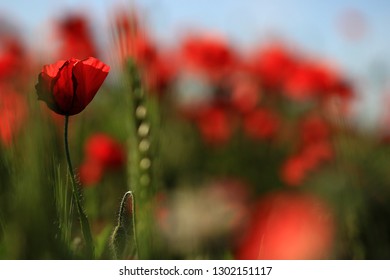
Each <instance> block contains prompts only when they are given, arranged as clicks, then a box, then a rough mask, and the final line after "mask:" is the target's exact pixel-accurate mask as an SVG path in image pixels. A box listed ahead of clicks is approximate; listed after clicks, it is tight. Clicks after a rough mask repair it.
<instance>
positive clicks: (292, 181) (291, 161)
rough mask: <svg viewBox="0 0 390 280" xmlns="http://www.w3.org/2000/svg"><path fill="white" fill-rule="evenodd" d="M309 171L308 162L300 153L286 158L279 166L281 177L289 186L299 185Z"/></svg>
mask: <svg viewBox="0 0 390 280" xmlns="http://www.w3.org/2000/svg"><path fill="white" fill-rule="evenodd" d="M309 171H310V166H309V162H308V161H307V160H306V158H305V157H303V156H302V155H294V156H291V157H290V158H288V159H287V160H286V161H285V162H284V164H283V165H282V168H281V175H280V176H281V179H282V181H283V182H284V183H286V184H287V185H289V186H293V187H296V186H300V185H302V183H303V181H304V180H305V178H306V177H307V175H308V172H309Z"/></svg>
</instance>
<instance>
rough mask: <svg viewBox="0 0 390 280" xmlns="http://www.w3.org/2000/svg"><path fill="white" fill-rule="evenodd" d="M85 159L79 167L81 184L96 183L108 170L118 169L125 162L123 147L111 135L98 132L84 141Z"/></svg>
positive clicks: (89, 184)
mask: <svg viewBox="0 0 390 280" xmlns="http://www.w3.org/2000/svg"><path fill="white" fill-rule="evenodd" d="M84 150H85V160H84V162H83V163H82V164H81V166H80V168H79V173H80V181H81V183H82V184H83V186H91V185H94V184H96V183H98V182H99V181H100V180H101V179H102V177H103V176H104V173H105V172H106V171H108V170H118V169H120V168H122V167H123V166H124V165H125V163H126V152H125V149H124V147H123V146H122V145H121V144H120V143H119V142H117V141H116V140H115V139H113V138H112V137H111V136H109V135H106V134H103V133H98V134H95V135H93V136H91V137H90V138H89V139H88V140H87V142H86V143H85V148H84Z"/></svg>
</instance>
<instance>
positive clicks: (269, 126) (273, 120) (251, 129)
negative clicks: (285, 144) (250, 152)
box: [244, 108, 280, 139]
mask: <svg viewBox="0 0 390 280" xmlns="http://www.w3.org/2000/svg"><path fill="white" fill-rule="evenodd" d="M279 126H280V120H279V117H278V116H277V114H276V113H275V112H273V111H271V110H269V109H266V108H258V109H256V110H255V111H253V112H251V113H249V114H248V115H246V116H245V119H244V130H245V133H246V134H247V135H248V136H249V137H251V138H253V139H270V138H272V137H274V136H275V134H276V133H277V132H278V129H279Z"/></svg>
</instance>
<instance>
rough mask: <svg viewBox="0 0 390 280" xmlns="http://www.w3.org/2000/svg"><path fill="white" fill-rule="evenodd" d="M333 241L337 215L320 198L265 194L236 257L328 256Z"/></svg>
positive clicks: (302, 195) (301, 257)
mask: <svg viewBox="0 0 390 280" xmlns="http://www.w3.org/2000/svg"><path fill="white" fill-rule="evenodd" d="M333 241H334V218H333V216H332V213H331V210H330V208H329V207H328V206H327V205H326V204H325V203H324V202H323V201H321V200H319V199H318V198H317V197H314V196H311V195H308V194H294V193H289V192H277V193H271V194H269V195H266V196H265V197H263V198H262V199H261V200H260V201H259V203H258V205H257V207H256V208H255V210H254V213H253V217H252V220H251V223H250V225H249V227H248V228H247V231H246V232H245V235H244V237H243V240H242V243H241V244H239V247H238V250H237V252H236V254H235V257H236V259H270V260H274V259H285V260H287V259H298V260H303V259H327V258H329V257H330V253H331V252H332V246H333Z"/></svg>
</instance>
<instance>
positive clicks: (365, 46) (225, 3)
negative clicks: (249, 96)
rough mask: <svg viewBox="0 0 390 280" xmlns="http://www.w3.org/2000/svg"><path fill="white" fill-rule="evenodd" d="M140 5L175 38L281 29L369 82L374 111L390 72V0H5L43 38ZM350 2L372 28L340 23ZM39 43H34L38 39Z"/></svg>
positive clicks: (244, 35)
mask: <svg viewBox="0 0 390 280" xmlns="http://www.w3.org/2000/svg"><path fill="white" fill-rule="evenodd" d="M131 5H135V6H137V7H138V8H139V9H140V10H141V14H142V15H143V16H144V18H143V20H144V21H145V22H146V24H147V26H148V27H149V29H150V30H151V32H152V33H153V35H154V36H155V37H156V38H157V39H158V40H160V41H161V42H163V43H166V42H169V43H172V42H175V41H176V40H178V39H179V38H180V36H181V35H183V33H185V32H186V30H188V29H195V30H200V31H205V30H208V31H210V30H212V31H214V32H219V33H221V34H223V35H225V36H227V37H228V39H229V40H230V41H232V43H233V44H234V45H236V46H238V47H240V48H244V49H246V48H251V47H253V46H255V45H259V44H261V43H263V42H265V41H266V40H267V39H268V38H269V36H270V35H277V36H279V37H280V38H283V39H285V40H286V41H288V42H291V43H293V44H294V45H297V46H298V47H299V48H300V49H302V50H304V51H307V52H308V53H311V54H313V55H318V56H319V57H322V58H327V59H331V60H334V61H336V62H337V63H338V64H339V66H340V67H341V68H342V69H345V71H347V73H348V74H350V75H351V76H352V77H353V78H354V79H356V81H357V83H359V85H360V86H361V89H360V91H361V95H362V96H363V97H364V102H362V104H361V105H360V106H366V107H367V111H368V112H370V115H371V117H373V116H375V114H377V111H378V102H379V101H380V98H381V97H382V95H383V92H384V90H385V88H386V87H388V80H389V79H388V78H389V76H390V36H389V28H390V1H386V0H371V1H370V0H365V1H363V0H355V1H352V0H327V1H314V0H313V1H309V0H273V1H269V0H186V1H180V0H133V1H128V0H127V1H125V0H84V1H80V0H61V1H48V0H35V1H24V0H12V1H1V2H0V17H1V16H3V17H4V16H5V17H6V18H8V19H11V20H13V21H14V22H15V23H16V24H17V25H18V26H19V27H20V29H21V30H22V31H23V32H24V35H25V36H26V38H27V40H28V41H30V42H31V41H34V40H35V41H38V40H39V38H43V37H40V35H39V34H40V32H41V30H43V28H44V27H46V29H47V25H48V23H50V19H55V18H58V17H60V16H61V15H63V14H64V12H65V11H78V10H81V11H84V12H87V14H88V15H89V16H90V17H91V20H92V21H93V23H94V24H95V27H97V28H100V27H99V26H104V25H106V24H107V23H108V21H109V16H110V14H112V13H113V12H114V11H115V9H114V8H115V7H124V6H125V7H126V6H131ZM348 9H354V10H356V11H358V12H359V14H360V15H362V17H363V19H364V23H365V26H366V29H367V32H366V33H365V35H364V36H363V38H361V39H360V40H357V41H351V40H347V39H346V38H345V37H344V36H342V33H341V32H340V30H339V28H338V25H337V23H338V22H339V20H340V18H341V16H342V15H343V13H344V12H345V11H347V10H348ZM32 43H34V42H32Z"/></svg>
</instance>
